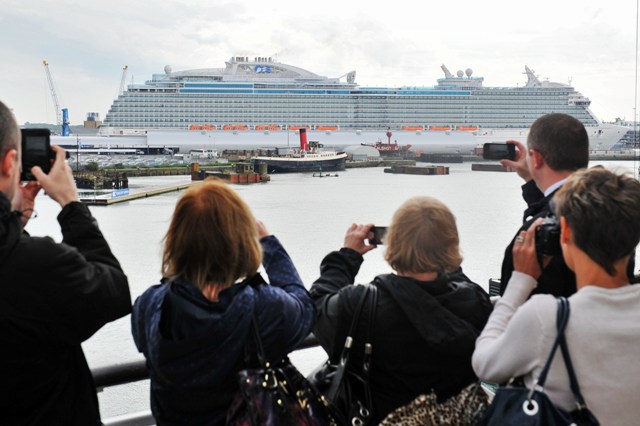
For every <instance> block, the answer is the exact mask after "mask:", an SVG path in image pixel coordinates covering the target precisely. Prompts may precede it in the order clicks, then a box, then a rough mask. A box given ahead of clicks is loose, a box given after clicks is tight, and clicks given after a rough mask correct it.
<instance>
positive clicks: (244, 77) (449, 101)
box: [100, 57, 624, 149]
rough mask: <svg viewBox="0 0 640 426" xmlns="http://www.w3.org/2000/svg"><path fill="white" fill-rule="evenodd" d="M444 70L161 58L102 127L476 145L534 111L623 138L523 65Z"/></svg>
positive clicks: (506, 132)
mask: <svg viewBox="0 0 640 426" xmlns="http://www.w3.org/2000/svg"><path fill="white" fill-rule="evenodd" d="M442 70H443V72H444V74H445V77H444V78H441V79H439V80H438V81H437V85H436V86H434V87H422V86H421V87H408V86H403V87H361V86H359V85H358V84H356V82H355V75H356V73H355V71H351V72H349V73H347V74H345V75H344V76H341V77H339V78H328V77H324V76H321V75H318V74H315V73H313V72H310V71H307V70H304V69H302V68H298V67H295V66H292V65H288V64H284V63H280V62H277V61H276V60H274V59H273V58H269V57H260V58H248V57H233V58H231V59H230V60H229V61H227V62H226V64H225V67H224V68H212V69H199V70H187V71H173V70H172V68H171V67H170V66H166V67H165V69H164V73H163V74H154V75H153V76H152V79H151V80H149V81H147V82H146V83H145V84H132V85H129V86H128V88H127V90H126V91H124V92H123V93H122V94H121V95H120V96H119V97H118V98H117V99H116V100H115V101H114V102H113V105H112V106H111V108H110V110H109V111H108V113H107V115H106V118H105V120H104V123H103V125H102V128H101V129H100V134H102V135H132V134H143V133H147V132H148V131H161V130H201V131H219V132H229V133H231V134H238V133H241V132H259V133H262V134H269V133H272V132H278V131H286V130H293V131H295V130H298V129H300V128H305V129H307V130H308V131H310V132H325V133H326V134H330V133H352V134H353V133H359V132H375V131H380V132H384V131H386V130H387V129H391V130H392V131H394V134H395V135H396V136H397V137H398V139H399V140H401V141H402V137H401V134H402V132H412V133H415V134H418V135H419V134H421V133H423V132H424V133H430V132H441V133H442V134H449V133H450V132H466V133H469V134H472V135H473V136H474V138H475V139H476V140H478V142H479V143H480V142H483V141H489V140H499V139H500V138H503V137H511V136H514V137H519V138H520V139H522V135H523V132H524V134H525V136H526V132H527V129H528V128H529V126H530V125H531V123H532V122H533V121H534V120H535V119H536V118H538V117H540V116H541V115H544V114H547V113H551V112H562V113H567V114H570V115H572V116H574V117H576V118H577V119H579V120H580V121H581V122H582V123H584V125H585V126H586V127H587V130H588V131H589V135H590V138H591V145H592V147H593V148H594V149H596V148H600V149H604V148H606V147H608V146H610V145H613V144H614V143H615V142H616V141H617V140H618V139H619V138H620V137H621V136H622V134H620V135H616V134H614V133H615V131H614V130H612V129H610V128H607V127H606V126H605V125H603V123H601V122H600V121H599V120H598V119H597V118H596V117H595V116H594V114H593V113H592V112H591V111H590V109H589V105H590V100H589V99H588V98H587V97H585V96H583V95H582V94H581V93H579V92H578V91H576V90H575V88H574V87H572V86H571V85H569V84H563V83H551V82H548V81H540V80H539V79H538V78H537V77H536V75H535V73H534V72H533V71H532V70H531V69H530V68H529V67H526V66H525V72H526V75H527V77H528V79H527V82H526V84H524V85H523V86H520V87H484V85H483V82H484V81H483V78H482V77H474V76H473V71H472V70H471V69H467V70H466V71H464V72H463V71H458V72H457V73H456V74H455V75H454V74H452V73H451V72H450V71H449V70H448V69H447V68H446V67H445V66H444V65H443V66H442ZM623 133H624V132H623ZM220 136H222V134H220ZM256 138H258V135H256ZM336 139H338V138H336ZM354 143H359V142H357V141H354Z"/></svg>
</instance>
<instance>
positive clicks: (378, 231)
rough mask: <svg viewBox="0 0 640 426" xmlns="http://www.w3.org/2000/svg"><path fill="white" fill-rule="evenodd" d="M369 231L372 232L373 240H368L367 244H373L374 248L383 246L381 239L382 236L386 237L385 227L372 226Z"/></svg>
mask: <svg viewBox="0 0 640 426" xmlns="http://www.w3.org/2000/svg"><path fill="white" fill-rule="evenodd" d="M369 231H370V232H373V238H369V244H373V245H376V246H378V245H381V244H384V242H383V239H384V236H385V235H387V227H386V226H372V227H371V229H369Z"/></svg>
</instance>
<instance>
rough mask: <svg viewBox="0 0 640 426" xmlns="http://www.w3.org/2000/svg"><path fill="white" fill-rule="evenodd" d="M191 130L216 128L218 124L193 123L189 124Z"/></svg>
mask: <svg viewBox="0 0 640 426" xmlns="http://www.w3.org/2000/svg"><path fill="white" fill-rule="evenodd" d="M189 130H216V126H211V125H209V124H192V125H190V126H189Z"/></svg>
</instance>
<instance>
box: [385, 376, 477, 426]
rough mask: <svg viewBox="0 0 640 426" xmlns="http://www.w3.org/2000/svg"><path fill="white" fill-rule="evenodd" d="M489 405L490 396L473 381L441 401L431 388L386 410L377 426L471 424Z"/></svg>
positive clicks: (475, 422)
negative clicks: (388, 411)
mask: <svg viewBox="0 0 640 426" xmlns="http://www.w3.org/2000/svg"><path fill="white" fill-rule="evenodd" d="M488 406H489V396H488V395H487V392H485V391H484V389H483V388H482V384H481V383H480V382H479V381H476V382H474V383H472V384H470V385H468V386H467V387H465V388H464V389H462V390H461V391H460V392H459V393H458V394H457V395H453V396H452V397H450V398H448V399H447V400H445V401H443V402H438V396H437V395H436V394H435V392H433V391H431V393H429V394H428V395H427V394H423V395H420V396H418V397H417V398H415V399H414V400H413V401H411V402H410V403H408V404H407V405H403V406H401V407H398V408H396V409H395V410H394V411H392V412H391V413H389V414H388V415H387V417H385V418H384V420H383V421H382V422H381V423H380V425H379V426H415V425H422V426H471V425H475V424H477V423H478V421H479V420H480V419H481V418H482V416H483V414H484V412H485V411H486V410H487V407H488Z"/></svg>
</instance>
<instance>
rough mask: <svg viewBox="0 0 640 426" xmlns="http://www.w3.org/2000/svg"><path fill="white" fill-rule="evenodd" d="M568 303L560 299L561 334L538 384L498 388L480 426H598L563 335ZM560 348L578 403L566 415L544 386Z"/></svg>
mask: <svg viewBox="0 0 640 426" xmlns="http://www.w3.org/2000/svg"><path fill="white" fill-rule="evenodd" d="M569 313H570V307H569V301H568V300H567V299H566V298H564V297H561V298H559V299H558V314H557V330H558V334H557V336H556V338H555V340H554V343H553V345H552V347H551V352H550V353H549V356H548V357H547V360H546V362H545V365H544V367H543V368H542V371H541V372H540V376H539V377H538V379H537V380H536V381H535V383H534V384H533V386H532V387H531V389H527V388H526V387H520V386H505V387H499V388H498V390H497V391H496V395H495V397H494V399H493V402H492V403H491V405H490V406H489V409H488V410H487V413H486V414H485V416H484V417H483V419H482V420H481V421H480V423H479V424H480V425H487V426H490V425H491V426H492V425H501V426H509V425H518V426H528V425H546V426H553V425H576V426H597V425H599V424H600V423H599V422H598V420H597V419H596V418H595V416H594V415H593V414H592V413H591V411H590V410H589V408H588V407H587V404H586V402H585V400H584V398H583V397H582V394H581V393H580V387H579V385H578V380H577V378H576V375H575V372H574V370H573V364H572V363H571V358H570V356H569V350H568V347H567V342H566V339H565V335H564V330H565V327H566V325H567V323H568V321H569ZM558 346H560V348H561V352H562V358H563V359H564V363H565V366H566V368H567V372H568V375H569V382H570V384H571V391H572V393H573V396H574V398H575V400H576V406H577V409H576V410H574V411H572V412H566V411H564V410H561V409H560V408H558V407H556V406H555V405H554V404H553V402H552V401H551V400H550V399H549V397H548V396H547V395H546V394H545V393H544V389H543V388H544V384H545V382H546V379H547V374H548V373H549V368H550V367H551V362H552V361H553V356H554V354H555V352H556V349H558Z"/></svg>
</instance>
